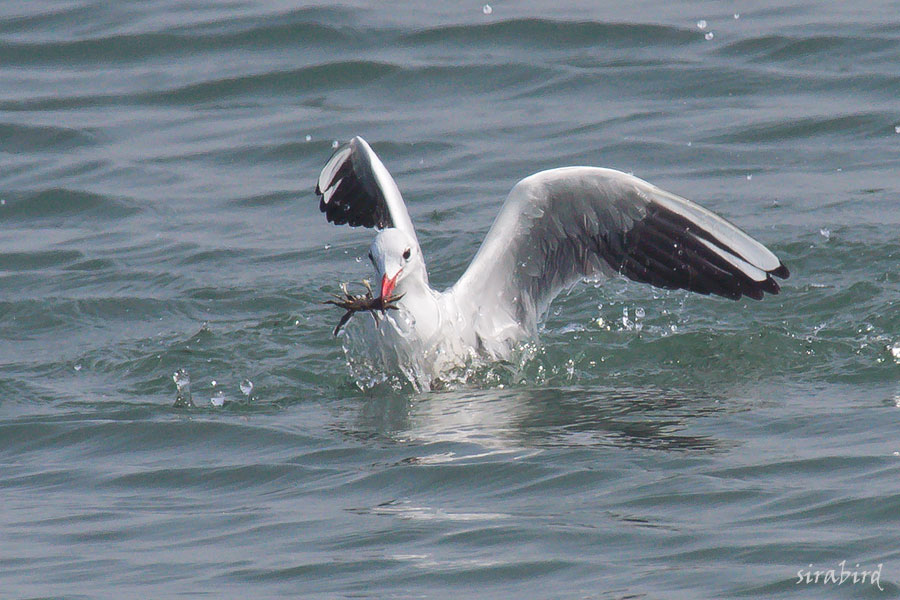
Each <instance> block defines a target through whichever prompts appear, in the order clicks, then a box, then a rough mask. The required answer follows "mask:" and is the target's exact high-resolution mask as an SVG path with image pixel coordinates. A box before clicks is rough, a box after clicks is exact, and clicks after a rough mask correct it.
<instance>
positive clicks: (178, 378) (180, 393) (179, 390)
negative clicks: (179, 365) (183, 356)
mask: <svg viewBox="0 0 900 600" xmlns="http://www.w3.org/2000/svg"><path fill="white" fill-rule="evenodd" d="M172 381H174V382H175V406H178V407H185V406H194V402H193V400H192V399H191V376H190V375H188V372H187V371H185V370H184V369H178V370H177V371H175V372H174V373H173V374H172Z"/></svg>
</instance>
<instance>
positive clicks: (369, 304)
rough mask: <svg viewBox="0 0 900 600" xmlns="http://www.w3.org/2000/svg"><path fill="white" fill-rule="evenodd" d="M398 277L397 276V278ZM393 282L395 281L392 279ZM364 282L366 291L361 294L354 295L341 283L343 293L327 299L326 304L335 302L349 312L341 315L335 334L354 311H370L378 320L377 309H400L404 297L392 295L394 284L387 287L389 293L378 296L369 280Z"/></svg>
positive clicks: (383, 289) (383, 287) (382, 310)
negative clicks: (399, 303)
mask: <svg viewBox="0 0 900 600" xmlns="http://www.w3.org/2000/svg"><path fill="white" fill-rule="evenodd" d="M395 279H396V278H395ZM390 283H391V284H393V283H394V282H393V281H391V282H390ZM362 284H363V285H364V286H365V288H366V293H365V294H363V295H361V296H354V295H353V294H351V293H350V292H348V291H347V284H346V283H342V284H341V291H342V292H343V295H341V294H334V299H333V300H326V301H325V302H324V304H334V305H335V306H339V307H341V308H343V309H345V310H346V311H347V312H345V313H344V316H342V317H341V320H340V321H338V324H337V326H336V327H335V328H334V335H335V337H337V334H338V333H339V332H340V330H341V327H343V326H344V325H346V324H347V321H349V320H350V317H352V316H353V314H354V313H358V312H362V311H369V312H370V313H372V317H373V318H374V319H375V320H376V321H377V320H378V313H376V312H375V311H381V313H382V314H384V313H385V311H388V310H398V309H399V308H400V307H398V306H397V302H398V301H399V300H400V298H402V297H403V294H400V295H399V296H393V295H391V291H393V288H394V286H393V285H390V286H389V287H388V288H387V292H388V293H387V295H381V296H378V297H377V298H376V297H375V296H374V295H373V294H372V286H371V285H370V284H369V282H368V280H366V279H363V280H362ZM381 287H382V291H385V287H386V286H385V284H384V282H382V286H381Z"/></svg>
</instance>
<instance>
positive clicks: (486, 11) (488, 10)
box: [481, 4, 494, 15]
mask: <svg viewBox="0 0 900 600" xmlns="http://www.w3.org/2000/svg"><path fill="white" fill-rule="evenodd" d="M481 12H483V13H484V14H486V15H489V14H491V13H492V12H494V9H493V8H491V5H490V4H485V5H484V6H482V7H481Z"/></svg>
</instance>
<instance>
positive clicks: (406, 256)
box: [403, 248, 412, 260]
mask: <svg viewBox="0 0 900 600" xmlns="http://www.w3.org/2000/svg"><path fill="white" fill-rule="evenodd" d="M410 254H412V252H410V251H409V248H407V249H406V250H404V251H403V260H409V256H410Z"/></svg>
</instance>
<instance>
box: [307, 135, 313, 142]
mask: <svg viewBox="0 0 900 600" xmlns="http://www.w3.org/2000/svg"><path fill="white" fill-rule="evenodd" d="M306 141H307V142H310V141H312V136H311V135H309V134H308V133H307V134H306Z"/></svg>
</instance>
